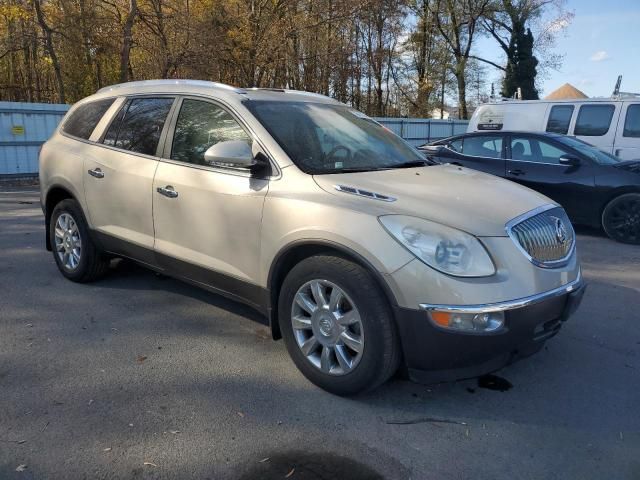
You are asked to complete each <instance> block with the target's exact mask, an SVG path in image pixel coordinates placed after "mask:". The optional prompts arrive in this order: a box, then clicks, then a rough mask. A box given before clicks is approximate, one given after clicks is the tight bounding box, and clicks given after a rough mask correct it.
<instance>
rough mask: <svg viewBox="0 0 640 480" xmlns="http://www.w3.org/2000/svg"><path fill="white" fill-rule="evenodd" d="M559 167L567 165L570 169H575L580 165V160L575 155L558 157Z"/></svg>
mask: <svg viewBox="0 0 640 480" xmlns="http://www.w3.org/2000/svg"><path fill="white" fill-rule="evenodd" d="M559 162H560V165H569V166H571V167H577V166H578V165H580V158H578V157H576V156H575V155H564V156H562V157H560V160H559Z"/></svg>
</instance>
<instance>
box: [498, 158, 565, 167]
mask: <svg viewBox="0 0 640 480" xmlns="http://www.w3.org/2000/svg"><path fill="white" fill-rule="evenodd" d="M507 160H508V161H510V162H519V163H533V164H535V165H551V166H552V167H564V168H567V167H570V165H563V164H562V163H547V162H532V161H531V160H517V159H515V158H507Z"/></svg>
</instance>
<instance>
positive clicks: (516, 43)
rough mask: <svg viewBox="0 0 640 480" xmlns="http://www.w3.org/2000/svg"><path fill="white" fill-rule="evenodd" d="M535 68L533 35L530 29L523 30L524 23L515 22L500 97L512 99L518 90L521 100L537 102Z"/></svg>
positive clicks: (536, 62) (536, 61)
mask: <svg viewBox="0 0 640 480" xmlns="http://www.w3.org/2000/svg"><path fill="white" fill-rule="evenodd" d="M537 66H538V59H537V58H536V57H535V56H534V54H533V34H532V33H531V30H530V29H528V28H527V29H525V26H524V22H521V21H516V22H514V24H513V34H512V35H511V40H510V42H509V48H508V52H507V67H506V69H505V77H504V80H503V82H502V91H501V94H502V96H503V97H508V98H510V97H513V96H514V95H515V93H516V92H517V91H518V88H520V89H521V91H522V99H523V100H538V98H540V97H539V96H538V90H537V89H536V75H537V73H538V72H537V69H536V67H537Z"/></svg>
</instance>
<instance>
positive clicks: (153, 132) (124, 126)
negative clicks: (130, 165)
mask: <svg viewBox="0 0 640 480" xmlns="http://www.w3.org/2000/svg"><path fill="white" fill-rule="evenodd" d="M172 104H173V98H132V99H130V100H128V101H127V103H126V104H125V105H124V106H123V107H122V110H120V112H119V113H118V115H117V116H116V118H115V119H114V120H113V122H112V123H111V125H110V126H109V129H108V130H107V133H106V135H105V137H104V142H103V143H104V144H105V145H111V146H114V147H118V148H122V149H124V150H129V151H131V152H136V153H144V154H146V155H155V154H156V148H157V147H158V141H159V140H160V134H161V133H162V127H163V126H164V122H165V120H166V119H167V115H168V114H169V110H170V109H171V105H172Z"/></svg>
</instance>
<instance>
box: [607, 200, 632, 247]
mask: <svg viewBox="0 0 640 480" xmlns="http://www.w3.org/2000/svg"><path fill="white" fill-rule="evenodd" d="M602 227H603V228H604V231H605V232H606V234H607V235H608V236H609V237H610V238H612V239H613V240H617V241H618V242H623V243H632V244H640V193H625V194H624V195H620V196H619V197H616V198H614V199H613V200H611V201H610V202H609V204H608V205H607V206H606V207H605V209H604V212H603V213H602Z"/></svg>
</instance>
